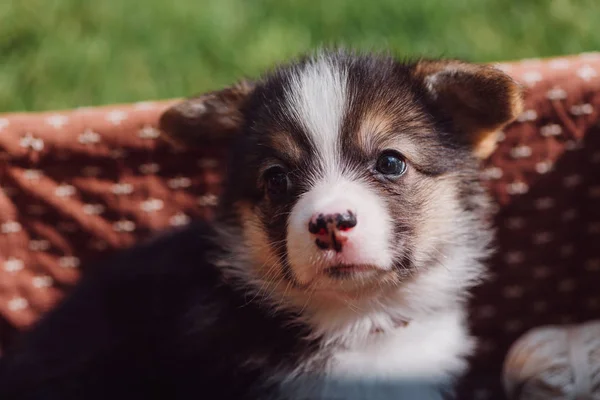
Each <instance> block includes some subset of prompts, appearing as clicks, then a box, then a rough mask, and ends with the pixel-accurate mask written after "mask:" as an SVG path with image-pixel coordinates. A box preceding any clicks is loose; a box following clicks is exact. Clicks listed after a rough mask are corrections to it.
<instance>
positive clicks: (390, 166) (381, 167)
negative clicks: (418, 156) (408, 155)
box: [375, 151, 406, 177]
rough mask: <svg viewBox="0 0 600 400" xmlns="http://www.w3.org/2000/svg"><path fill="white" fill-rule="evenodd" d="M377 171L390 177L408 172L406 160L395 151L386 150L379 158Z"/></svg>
mask: <svg viewBox="0 0 600 400" xmlns="http://www.w3.org/2000/svg"><path fill="white" fill-rule="evenodd" d="M375 168H376V169H377V172H379V173H380V174H383V175H386V176H389V177H399V176H401V175H402V174H404V173H405V172H406V161H405V160H404V157H402V156H401V155H400V154H399V153H397V152H395V151H385V152H383V153H382V154H381V155H380V156H379V158H378V159H377V164H376V166H375Z"/></svg>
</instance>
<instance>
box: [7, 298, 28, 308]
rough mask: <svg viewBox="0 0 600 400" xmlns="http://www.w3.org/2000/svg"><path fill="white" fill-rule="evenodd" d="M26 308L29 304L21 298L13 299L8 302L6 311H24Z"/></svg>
mask: <svg viewBox="0 0 600 400" xmlns="http://www.w3.org/2000/svg"><path fill="white" fill-rule="evenodd" d="M28 306H29V302H28V301H27V299H25V298H23V297H13V298H12V299H10V300H9V301H8V309H9V310H11V311H20V310H24V309H25V308H27V307H28Z"/></svg>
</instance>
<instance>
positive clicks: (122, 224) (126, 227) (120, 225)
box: [113, 219, 135, 232]
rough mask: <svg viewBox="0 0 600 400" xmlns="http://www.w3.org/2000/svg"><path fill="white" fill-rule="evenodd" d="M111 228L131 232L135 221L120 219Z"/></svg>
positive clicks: (116, 230)
mask: <svg viewBox="0 0 600 400" xmlns="http://www.w3.org/2000/svg"><path fill="white" fill-rule="evenodd" d="M113 230H114V231H115V232H133V231H134V230H135V223H134V222H133V221H130V220H127V219H122V220H120V221H117V222H115V223H114V224H113Z"/></svg>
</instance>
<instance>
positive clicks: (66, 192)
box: [54, 184, 75, 197]
mask: <svg viewBox="0 0 600 400" xmlns="http://www.w3.org/2000/svg"><path fill="white" fill-rule="evenodd" d="M54 194H55V195H56V196H58V197H70V196H73V195H74V194H75V187H74V186H72V185H67V184H62V185H59V186H57V187H56V190H54Z"/></svg>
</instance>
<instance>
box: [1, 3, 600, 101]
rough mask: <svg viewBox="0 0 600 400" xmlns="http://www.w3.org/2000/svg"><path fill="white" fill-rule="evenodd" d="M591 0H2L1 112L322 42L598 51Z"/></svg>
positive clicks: (245, 70)
mask: <svg viewBox="0 0 600 400" xmlns="http://www.w3.org/2000/svg"><path fill="white" fill-rule="evenodd" d="M599 23H600V1H599V0H514V1H510V0H371V1H368V0H363V1H361V0H322V1H317V0H213V1H208V0H196V1H194V0H170V1H166V0H138V1H133V0H96V1H91V0H4V1H0V112H1V111H14V110H48V109H61V108H70V107H75V106H82V105H100V104H109V103H115V102H130V101H138V100H148V99H161V98H169V97H178V96H184V95H189V94H193V93H195V92H201V91H205V90H209V89H213V88H217V87H220V86H221V85H224V84H226V83H229V82H232V81H234V80H236V79H237V78H239V77H241V76H249V77H253V76H256V75H257V74H259V73H260V72H261V71H263V70H264V69H266V68H268V67H270V66H271V65H273V64H274V63H276V62H278V61H282V60H284V59H287V58H289V57H292V56H294V55H297V54H298V53H299V52H302V51H305V50H308V49H311V48H314V47H317V46H319V45H322V44H343V45H346V46H351V47H356V48H361V49H391V50H392V51H393V52H394V53H396V54H398V55H401V56H403V55H408V56H411V55H429V56H452V57H461V58H466V59H469V60H473V61H494V60H505V59H517V58H525V57H547V56H553V55H560V54H568V53H577V52H582V51H593V50H598V49H600V29H599V28H598V24H599Z"/></svg>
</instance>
